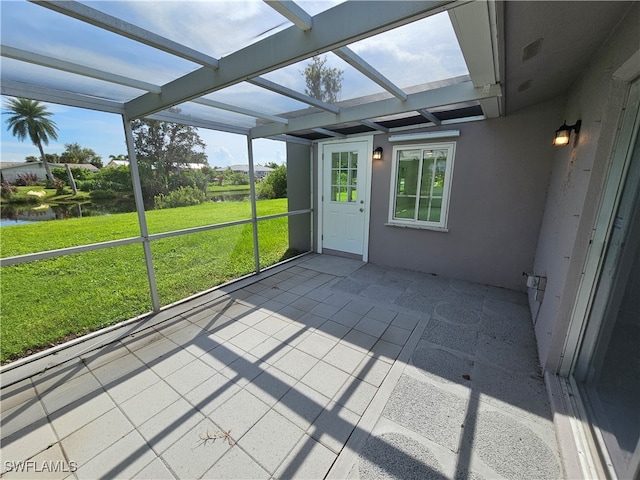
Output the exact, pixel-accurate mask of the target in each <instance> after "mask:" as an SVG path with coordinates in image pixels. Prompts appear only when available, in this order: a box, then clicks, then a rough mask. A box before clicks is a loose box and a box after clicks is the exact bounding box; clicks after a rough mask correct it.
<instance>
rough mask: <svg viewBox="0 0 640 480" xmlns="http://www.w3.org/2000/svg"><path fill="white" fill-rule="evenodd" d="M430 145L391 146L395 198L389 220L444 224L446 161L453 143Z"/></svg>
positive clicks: (449, 156) (449, 159)
mask: <svg viewBox="0 0 640 480" xmlns="http://www.w3.org/2000/svg"><path fill="white" fill-rule="evenodd" d="M432 145H433V146H431V145H421V146H407V147H404V148H406V149H404V148H403V147H396V148H395V149H394V152H395V153H394V155H395V159H396V164H395V165H394V167H395V169H396V174H395V192H394V193H395V198H394V206H393V209H392V211H391V212H390V218H389V221H390V222H392V223H393V220H402V222H400V223H401V224H403V225H408V224H410V223H411V221H414V222H416V224H417V225H420V224H424V225H425V226H429V225H430V224H434V225H433V226H434V227H445V226H446V215H445V212H446V205H447V200H448V197H447V196H448V195H449V193H448V190H447V183H446V182H447V178H446V175H447V172H448V171H449V170H448V169H450V168H451V167H452V166H450V165H448V164H447V162H450V161H453V157H451V153H452V151H453V150H452V148H453V145H454V144H439V145H436V144H432ZM449 145H450V146H449Z"/></svg>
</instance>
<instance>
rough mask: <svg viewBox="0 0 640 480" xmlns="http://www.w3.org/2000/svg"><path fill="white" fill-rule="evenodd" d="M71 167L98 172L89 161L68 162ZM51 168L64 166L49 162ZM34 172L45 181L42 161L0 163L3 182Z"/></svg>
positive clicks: (0, 174) (45, 175)
mask: <svg viewBox="0 0 640 480" xmlns="http://www.w3.org/2000/svg"><path fill="white" fill-rule="evenodd" d="M68 165H69V166H70V167H71V168H82V169H84V170H89V171H90V172H91V173H95V172H98V171H99V169H98V168H97V167H95V166H94V165H91V164H90V163H70V164H68ZM49 167H50V168H51V169H54V168H65V164H64V163H49ZM30 173H31V174H34V175H35V176H36V177H37V178H38V180H42V181H45V180H46V179H47V173H46V171H45V168H44V165H43V163H42V162H6V163H0V176H1V177H2V181H3V182H9V183H14V182H15V181H16V180H17V179H18V177H19V176H20V175H25V174H30Z"/></svg>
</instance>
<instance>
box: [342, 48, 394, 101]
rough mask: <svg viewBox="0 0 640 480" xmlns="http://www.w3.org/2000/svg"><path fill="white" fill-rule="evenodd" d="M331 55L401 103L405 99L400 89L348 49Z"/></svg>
mask: <svg viewBox="0 0 640 480" xmlns="http://www.w3.org/2000/svg"><path fill="white" fill-rule="evenodd" d="M333 53H334V54H335V55H337V56H338V57H340V58H341V59H342V60H344V61H345V62H347V63H348V64H349V65H351V66H352V67H353V68H355V69H356V70H357V71H359V72H360V73H362V74H363V75H364V76H365V77H367V78H368V79H369V80H371V81H373V82H375V83H377V84H378V85H380V86H381V87H382V88H384V89H385V90H386V91H387V92H389V93H390V94H391V95H393V96H394V97H396V98H399V99H400V100H402V101H404V100H406V99H407V94H406V93H405V92H403V91H402V89H401V88H399V87H398V86H397V85H395V84H394V83H393V82H392V81H391V80H389V79H388V78H387V77H385V76H384V75H382V74H381V73H380V72H379V71H378V70H376V69H375V68H373V67H372V66H371V65H370V64H369V63H367V62H366V61H365V60H364V59H363V58H362V57H360V56H359V55H358V54H357V53H355V52H354V51H353V50H351V49H350V48H348V47H342V48H338V49H337V50H334V51H333Z"/></svg>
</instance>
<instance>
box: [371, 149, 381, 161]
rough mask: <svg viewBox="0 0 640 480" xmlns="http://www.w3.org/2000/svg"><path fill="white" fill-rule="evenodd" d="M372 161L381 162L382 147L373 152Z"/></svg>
mask: <svg viewBox="0 0 640 480" xmlns="http://www.w3.org/2000/svg"><path fill="white" fill-rule="evenodd" d="M373 159H374V160H382V147H378V148H376V149H375V150H374V151H373Z"/></svg>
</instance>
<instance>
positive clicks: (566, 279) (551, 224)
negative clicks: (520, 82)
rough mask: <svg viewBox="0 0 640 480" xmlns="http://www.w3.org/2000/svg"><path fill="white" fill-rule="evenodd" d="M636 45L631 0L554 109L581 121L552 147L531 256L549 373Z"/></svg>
mask: <svg viewBox="0 0 640 480" xmlns="http://www.w3.org/2000/svg"><path fill="white" fill-rule="evenodd" d="M639 47H640V4H638V3H636V4H635V5H633V7H632V8H631V10H630V11H629V12H628V13H627V15H626V16H625V18H624V19H623V21H622V22H621V23H620V24H619V25H618V27H617V29H616V30H615V31H614V32H612V35H611V37H609V39H608V41H607V42H606V43H605V44H604V45H603V46H602V48H600V50H599V51H598V53H597V55H596V56H595V57H594V58H593V60H592V62H591V63H590V65H589V67H588V68H587V70H586V71H585V72H584V74H583V75H582V76H581V77H580V79H579V80H578V81H577V82H576V83H575V84H574V85H573V86H572V87H571V89H570V91H569V92H568V96H567V103H566V107H565V109H564V114H563V115H562V117H563V119H566V120H567V123H568V124H573V123H575V121H576V120H578V119H581V120H582V128H581V131H580V135H579V138H578V143H577V144H576V145H573V137H572V141H571V144H570V145H569V146H567V147H562V148H557V149H555V151H554V155H553V157H554V158H553V163H552V165H553V167H552V172H551V177H550V183H549V193H548V196H547V200H546V205H545V210H544V217H543V221H542V227H541V229H540V237H539V240H538V245H537V248H536V253H535V262H534V272H535V273H536V274H537V275H542V276H545V277H547V287H546V292H545V295H544V299H543V301H542V303H539V302H537V301H535V300H534V299H533V297H532V295H530V305H531V310H532V315H533V317H534V319H535V320H536V325H535V332H536V337H537V341H538V349H539V356H540V361H541V364H542V366H543V367H544V368H546V369H547V370H549V371H551V372H554V373H555V371H556V370H557V368H558V367H559V364H560V361H561V356H562V350H563V345H564V343H565V337H566V334H567V331H568V327H569V319H570V317H571V312H572V310H573V307H574V302H575V297H576V294H577V290H578V286H579V282H580V278H581V274H582V269H583V267H584V264H585V260H586V255H587V250H588V247H589V239H590V236H591V231H592V229H593V225H594V222H595V218H596V214H597V210H598V206H599V203H600V198H601V193H602V189H603V185H604V181H605V177H606V173H607V169H608V166H609V162H610V159H611V152H612V148H613V144H614V140H615V135H616V129H617V127H618V124H619V121H620V118H621V112H622V108H623V106H624V102H625V98H626V93H627V91H628V87H629V84H628V83H626V82H624V81H622V80H619V79H616V78H615V77H614V73H615V72H616V70H617V69H618V68H619V67H620V66H621V65H623V64H624V63H625V62H626V61H628V60H629V58H630V57H631V56H632V55H633V54H634V53H635V52H636V51H637V50H638V48H639ZM558 126H559V125H558ZM556 128H557V127H556Z"/></svg>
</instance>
